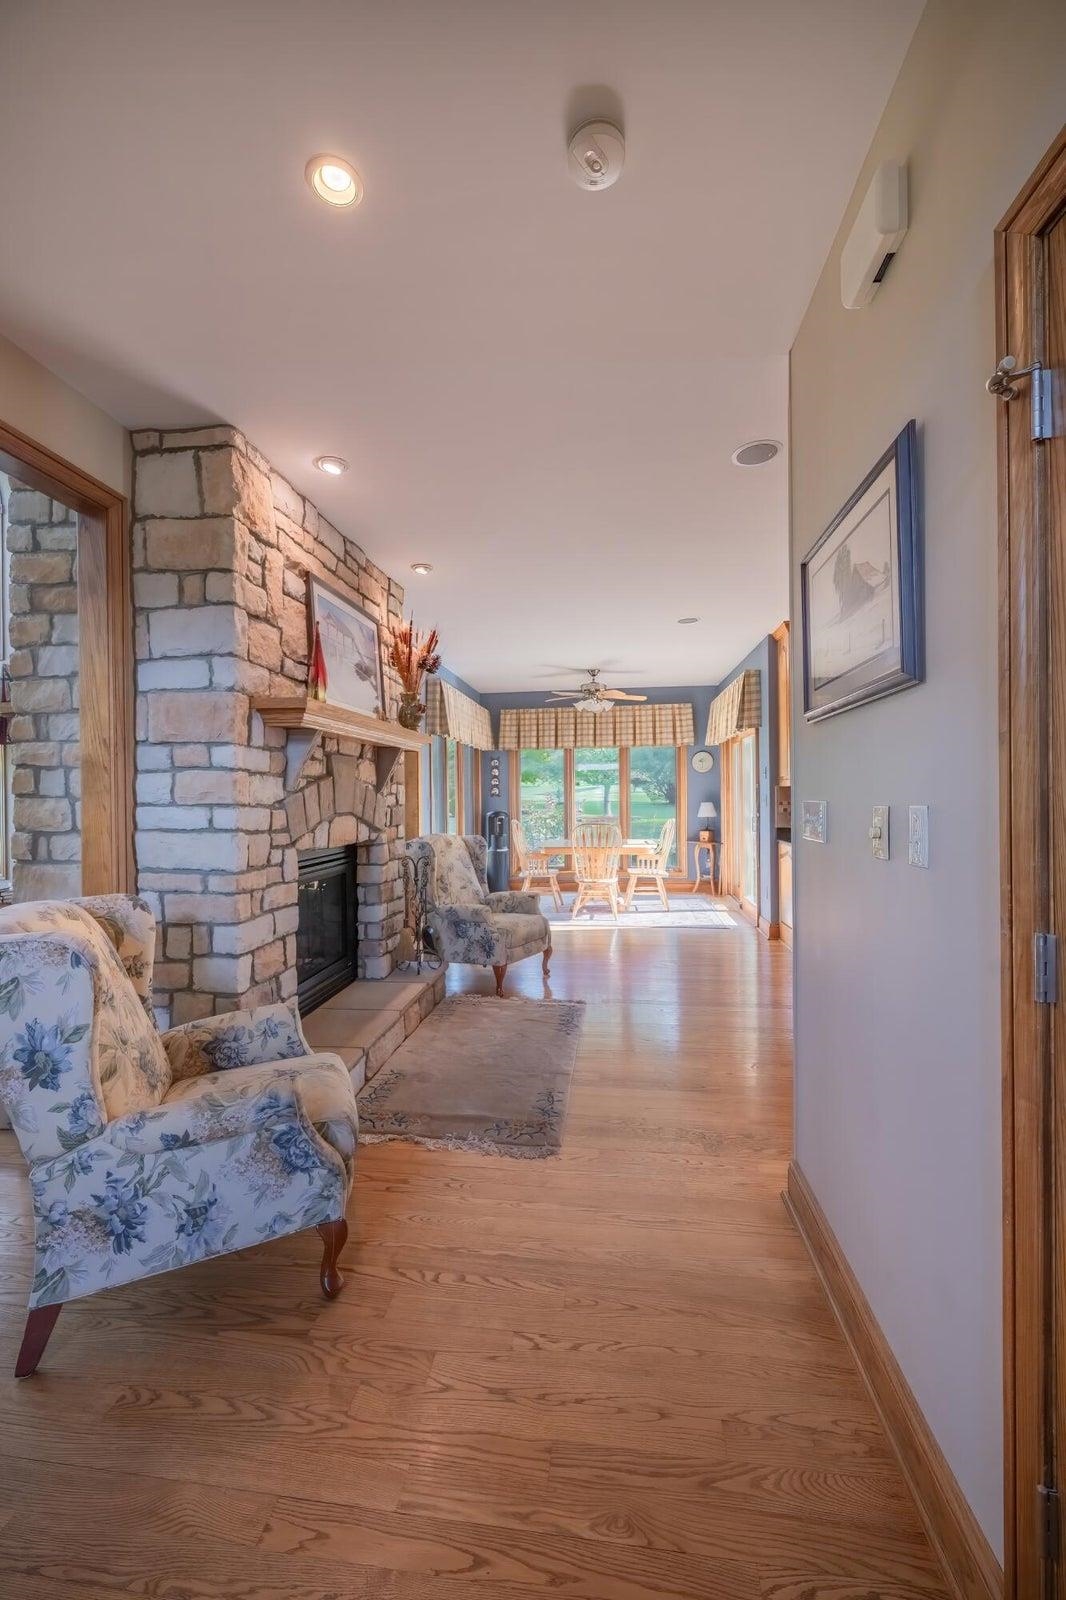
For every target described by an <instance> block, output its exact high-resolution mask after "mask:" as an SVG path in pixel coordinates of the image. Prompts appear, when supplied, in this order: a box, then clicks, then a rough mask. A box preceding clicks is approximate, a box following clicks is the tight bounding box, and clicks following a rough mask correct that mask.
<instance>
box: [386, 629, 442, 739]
mask: <svg viewBox="0 0 1066 1600" xmlns="http://www.w3.org/2000/svg"><path fill="white" fill-rule="evenodd" d="M439 644H440V636H439V635H438V633H437V630H436V628H431V629H430V631H429V633H425V634H423V633H419V632H418V631H417V630H416V628H415V625H414V623H413V622H402V623H401V624H400V626H399V627H398V628H397V630H396V632H395V633H394V634H393V636H392V643H391V645H390V646H389V659H390V661H391V662H392V665H393V666H394V667H395V669H396V672H397V675H398V676H399V679H400V682H401V684H402V685H403V692H402V693H401V695H400V710H399V719H400V722H401V724H402V726H403V727H405V728H417V727H418V724H419V723H420V722H421V720H422V717H423V714H424V713H425V709H426V708H425V705H424V703H423V701H422V698H421V696H422V684H423V682H424V681H425V678H426V674H427V673H434V672H436V670H437V668H438V667H439V666H440V652H439V650H438V649H437V646H438V645H439Z"/></svg>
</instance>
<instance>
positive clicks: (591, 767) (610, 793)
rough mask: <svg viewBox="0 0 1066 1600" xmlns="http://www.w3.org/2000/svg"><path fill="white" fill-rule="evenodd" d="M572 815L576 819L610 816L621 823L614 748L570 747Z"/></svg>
mask: <svg viewBox="0 0 1066 1600" xmlns="http://www.w3.org/2000/svg"><path fill="white" fill-rule="evenodd" d="M574 816H575V818H576V819H577V821H578V822H596V821H598V820H599V819H600V818H603V817H610V818H611V819H613V821H615V822H617V823H618V826H619V827H621V825H622V820H621V819H622V812H621V806H620V795H619V790H618V751H617V750H614V749H611V748H609V747H607V746H604V747H602V748H601V749H599V750H591V749H588V750H575V751H574Z"/></svg>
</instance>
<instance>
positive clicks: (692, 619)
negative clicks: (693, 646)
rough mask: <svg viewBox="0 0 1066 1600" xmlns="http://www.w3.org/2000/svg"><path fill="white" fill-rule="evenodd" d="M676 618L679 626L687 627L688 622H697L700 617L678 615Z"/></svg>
mask: <svg viewBox="0 0 1066 1600" xmlns="http://www.w3.org/2000/svg"><path fill="white" fill-rule="evenodd" d="M677 620H678V622H679V623H680V625H681V627H683V628H687V627H688V626H689V624H690V623H692V622H698V621H699V620H700V619H699V617H678V619H677Z"/></svg>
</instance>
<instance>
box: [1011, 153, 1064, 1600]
mask: <svg viewBox="0 0 1066 1600" xmlns="http://www.w3.org/2000/svg"><path fill="white" fill-rule="evenodd" d="M1064 205H1066V129H1064V130H1063V132H1062V133H1061V134H1060V135H1059V138H1058V139H1057V141H1056V142H1055V144H1054V145H1053V146H1052V148H1051V149H1050V150H1049V151H1048V153H1047V155H1046V156H1045V157H1044V159H1043V161H1042V162H1041V163H1040V165H1039V166H1038V167H1037V168H1036V170H1035V172H1034V173H1033V174H1032V176H1031V177H1030V179H1029V180H1028V182H1027V183H1026V185H1025V187H1024V188H1023V189H1022V191H1021V193H1020V194H1019V195H1018V198H1017V199H1016V200H1015V202H1014V204H1013V205H1012V206H1011V208H1010V210H1009V211H1008V212H1007V214H1006V216H1005V217H1004V218H1003V221H1002V222H1001V223H1000V225H999V227H998V228H997V229H996V234H995V261H996V340H997V346H996V356H997V359H998V358H999V357H1001V356H1004V355H1007V354H1008V353H1009V354H1011V355H1014V356H1016V357H1017V358H1018V361H1019V364H1020V365H1023V366H1024V365H1027V364H1028V362H1029V361H1030V360H1032V359H1034V357H1039V356H1040V355H1041V354H1042V352H1041V351H1035V350H1032V349H1031V348H1030V345H1029V307H1030V303H1031V298H1032V296H1033V294H1034V292H1039V283H1038V281H1037V274H1038V270H1039V258H1038V248H1037V244H1036V241H1037V239H1038V237H1039V236H1040V235H1041V234H1042V233H1043V232H1044V231H1046V229H1047V228H1048V227H1049V226H1050V224H1051V222H1052V221H1053V220H1054V219H1055V218H1056V217H1058V216H1059V214H1060V213H1061V211H1062V208H1063V206H1064ZM1028 399H1029V396H1028V389H1027V388H1026V389H1025V390H1024V391H1023V393H1022V395H1021V397H1020V398H1019V399H1018V400H1017V401H1014V402H1012V403H1009V404H1008V403H1004V402H1002V401H999V400H997V401H996V402H995V403H996V408H997V413H998V416H997V478H998V513H999V627H1000V664H999V717H1000V871H1001V905H1002V947H1001V993H1002V1056H1003V1301H1004V1341H1003V1350H1004V1512H1005V1551H1004V1555H1005V1560H1004V1593H1005V1595H1006V1596H1007V1600H1014V1597H1017V1600H1028V1597H1029V1596H1037V1595H1038V1594H1039V1593H1040V1591H1041V1585H1042V1583H1043V1577H1042V1573H1041V1555H1040V1547H1039V1538H1038V1521H1037V1497H1036V1488H1037V1485H1038V1484H1039V1483H1040V1482H1041V1481H1042V1480H1043V1476H1044V1471H1045V1463H1046V1453H1047V1452H1046V1434H1045V1422H1044V1417H1045V1405H1046V1401H1047V1395H1046V1393H1045V1383H1044V1375H1045V1372H1046V1370H1047V1361H1048V1358H1049V1355H1050V1352H1049V1349H1048V1341H1047V1329H1046V1328H1045V1325H1044V1321H1043V1318H1042V1316H1040V1315H1035V1314H1034V1307H1042V1306H1043V1305H1044V1303H1045V1285H1046V1275H1047V1270H1048V1265H1049V1263H1048V1262H1047V1260H1046V1259H1045V1255H1044V1247H1043V1243H1042V1242H1043V1241H1044V1240H1045V1239H1046V1237H1047V1233H1046V1227H1045V1223H1046V1218H1047V1206H1048V1205H1049V1204H1050V1203H1051V1199H1052V1197H1051V1196H1049V1195H1048V1193H1047V1185H1046V1178H1045V1174H1044V1173H1043V1171H1042V1159H1043V1156H1042V1152H1043V1151H1044V1149H1045V1148H1046V1142H1047V1140H1046V1136H1047V1134H1048V1132H1049V1129H1048V1121H1047V1119H1048V1116H1049V1111H1050V1106H1051V1105H1052V1104H1053V1102H1052V1101H1051V1100H1050V1099H1049V1094H1048V1090H1049V1081H1050V1068H1051V1064H1052V1054H1051V1028H1052V1012H1053V1010H1054V1009H1055V1008H1054V1007H1052V1006H1047V1005H1037V1004H1036V1003H1035V1002H1034V999H1033V936H1034V934H1035V933H1036V932H1038V931H1043V930H1048V931H1051V926H1052V925H1051V914H1052V907H1051V904H1050V900H1051V895H1050V872H1049V866H1050V862H1049V856H1048V848H1047V846H1048V840H1049V837H1050V835H1049V815H1050V813H1049V806H1050V781H1049V780H1050V775H1049V772H1048V760H1047V739H1048V732H1049V728H1050V720H1049V719H1050V698H1049V696H1050V684H1049V681H1048V676H1049V674H1048V661H1049V658H1048V647H1049V621H1050V617H1049V603H1050V596H1049V584H1048V577H1049V573H1048V551H1047V550H1046V549H1045V548H1044V547H1043V545H1042V543H1041V541H1040V539H1039V537H1038V533H1039V526H1040V524H1039V518H1040V512H1041V498H1042V496H1044V495H1045V494H1046V479H1047V462H1046V458H1045V457H1044V456H1043V453H1042V452H1041V451H1040V449H1039V447H1038V446H1034V444H1033V442H1032V439H1031V436H1030V425H1031V424H1030V408H1029V404H1028ZM1063 931H1066V930H1063ZM1060 1136H1063V1137H1066V1129H1063V1130H1062V1131H1061V1135H1060ZM1060 1487H1061V1486H1060Z"/></svg>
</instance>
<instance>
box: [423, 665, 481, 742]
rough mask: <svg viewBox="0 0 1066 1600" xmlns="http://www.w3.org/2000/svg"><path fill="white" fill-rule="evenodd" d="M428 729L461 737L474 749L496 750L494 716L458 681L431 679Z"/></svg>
mask: <svg viewBox="0 0 1066 1600" xmlns="http://www.w3.org/2000/svg"><path fill="white" fill-rule="evenodd" d="M426 732H427V733H436V734H439V735H440V736H441V737H442V738H444V739H457V740H458V742H459V743H460V744H468V745H470V746H471V747H472V748H473V749H474V750H492V749H494V748H495V746H494V744H493V741H492V718H491V717H490V716H489V714H488V711H487V710H486V708H485V707H484V706H479V705H478V703H477V701H476V700H471V698H470V696H469V695H468V694H464V693H463V691H462V690H461V689H457V688H456V687H455V685H454V683H445V682H444V680H443V679H442V678H430V680H429V696H428V698H427V701H426Z"/></svg>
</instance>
